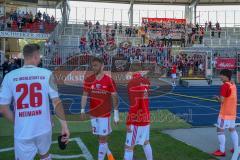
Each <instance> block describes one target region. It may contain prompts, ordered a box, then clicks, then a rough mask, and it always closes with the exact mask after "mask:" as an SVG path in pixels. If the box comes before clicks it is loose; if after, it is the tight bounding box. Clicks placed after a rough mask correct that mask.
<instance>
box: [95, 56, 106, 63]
mask: <svg viewBox="0 0 240 160" xmlns="http://www.w3.org/2000/svg"><path fill="white" fill-rule="evenodd" d="M92 62H99V63H101V64H103V63H104V61H103V59H102V58H101V57H93V58H92Z"/></svg>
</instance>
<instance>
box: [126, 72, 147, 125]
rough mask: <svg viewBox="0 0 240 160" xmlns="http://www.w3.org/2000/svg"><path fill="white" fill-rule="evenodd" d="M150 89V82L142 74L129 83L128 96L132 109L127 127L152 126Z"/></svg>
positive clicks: (135, 76)
mask: <svg viewBox="0 0 240 160" xmlns="http://www.w3.org/2000/svg"><path fill="white" fill-rule="evenodd" d="M149 88H150V82H149V80H148V79H146V78H143V77H142V76H141V75H140V74H137V75H134V76H133V79H132V80H130V81H129V83H128V96H129V102H130V109H129V113H128V117H127V125H131V124H132V125H136V126H146V125H149V124H150V112H149V99H148V94H149Z"/></svg>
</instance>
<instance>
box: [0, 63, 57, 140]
mask: <svg viewBox="0 0 240 160" xmlns="http://www.w3.org/2000/svg"><path fill="white" fill-rule="evenodd" d="M51 75H52V72H51V71H49V70H47V69H43V68H38V67H35V66H31V65H28V66H23V67H22V68H20V69H16V70H14V71H12V72H10V73H8V74H7V75H6V76H5V77H4V80H3V82H2V86H1V91H0V104H2V105H4V104H5V105H6V104H10V103H11V101H12V99H13V104H14V113H15V124H14V138H15V139H32V138H34V137H36V136H40V135H42V134H45V133H47V132H50V131H51V130H52V125H51V113H50V107H49V97H50V98H51V99H53V98H57V97H58V92H57V90H56V88H55V87H52V85H50V82H51V80H52V79H53V78H52V76H51Z"/></svg>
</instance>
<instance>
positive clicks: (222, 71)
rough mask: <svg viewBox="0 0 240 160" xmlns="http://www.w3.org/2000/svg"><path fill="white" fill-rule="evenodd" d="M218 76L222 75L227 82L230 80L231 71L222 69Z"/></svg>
mask: <svg viewBox="0 0 240 160" xmlns="http://www.w3.org/2000/svg"><path fill="white" fill-rule="evenodd" d="M220 75H223V76H226V77H228V79H229V80H231V79H232V71H231V70H229V69H223V70H221V72H220Z"/></svg>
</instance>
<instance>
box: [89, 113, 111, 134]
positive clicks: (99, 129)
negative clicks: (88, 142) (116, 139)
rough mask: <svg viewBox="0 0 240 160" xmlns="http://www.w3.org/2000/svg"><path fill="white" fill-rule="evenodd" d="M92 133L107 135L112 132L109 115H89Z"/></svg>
mask: <svg viewBox="0 0 240 160" xmlns="http://www.w3.org/2000/svg"><path fill="white" fill-rule="evenodd" d="M91 124H92V132H93V134H94V135H99V136H107V135H109V134H110V133H111V132H112V128H111V119H110V117H91Z"/></svg>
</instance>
